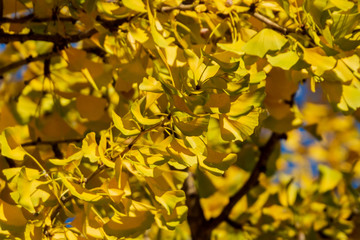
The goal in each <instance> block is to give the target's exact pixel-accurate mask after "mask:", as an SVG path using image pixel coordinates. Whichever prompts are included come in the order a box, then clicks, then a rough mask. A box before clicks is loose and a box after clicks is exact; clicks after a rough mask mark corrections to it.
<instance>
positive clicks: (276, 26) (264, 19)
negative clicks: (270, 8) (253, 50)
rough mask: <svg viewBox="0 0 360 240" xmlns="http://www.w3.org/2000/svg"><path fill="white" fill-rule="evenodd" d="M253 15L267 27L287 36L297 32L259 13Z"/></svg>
mask: <svg viewBox="0 0 360 240" xmlns="http://www.w3.org/2000/svg"><path fill="white" fill-rule="evenodd" d="M251 15H253V16H254V18H256V19H258V20H260V21H262V22H263V23H265V24H266V25H268V26H269V27H270V28H271V29H273V30H275V31H278V32H280V33H283V34H285V35H286V34H288V33H291V32H295V31H294V30H293V29H289V28H286V27H282V26H280V25H279V24H277V23H276V22H274V21H272V20H271V19H269V18H267V17H265V16H264V15H262V14H260V13H258V12H253V13H251Z"/></svg>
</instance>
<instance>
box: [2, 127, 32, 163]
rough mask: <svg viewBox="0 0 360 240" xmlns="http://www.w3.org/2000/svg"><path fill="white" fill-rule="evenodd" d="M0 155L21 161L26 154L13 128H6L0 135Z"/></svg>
mask: <svg viewBox="0 0 360 240" xmlns="http://www.w3.org/2000/svg"><path fill="white" fill-rule="evenodd" d="M0 144H1V154H2V155H3V156H5V157H8V158H11V159H14V160H23V159H24V156H25V155H27V154H28V153H27V152H26V151H25V150H24V149H23V148H22V147H21V145H20V144H19V140H18V139H17V137H16V133H15V129H14V128H6V129H5V130H4V131H3V132H2V133H1V135H0Z"/></svg>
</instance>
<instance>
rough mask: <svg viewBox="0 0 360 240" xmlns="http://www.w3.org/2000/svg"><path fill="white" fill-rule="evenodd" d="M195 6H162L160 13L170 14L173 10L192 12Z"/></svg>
mask: <svg viewBox="0 0 360 240" xmlns="http://www.w3.org/2000/svg"><path fill="white" fill-rule="evenodd" d="M194 8H195V5H193V4H180V5H179V6H175V7H170V6H164V7H162V8H161V10H160V11H161V12H170V11H173V10H180V11H187V10H194Z"/></svg>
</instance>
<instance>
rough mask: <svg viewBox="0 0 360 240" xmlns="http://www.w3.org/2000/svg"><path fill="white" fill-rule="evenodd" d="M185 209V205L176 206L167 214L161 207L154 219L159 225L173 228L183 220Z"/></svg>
mask: <svg viewBox="0 0 360 240" xmlns="http://www.w3.org/2000/svg"><path fill="white" fill-rule="evenodd" d="M187 211H188V208H187V206H177V207H175V209H174V210H173V211H172V213H171V214H168V213H167V211H166V210H165V209H162V210H161V212H158V214H157V215H156V218H155V220H156V223H157V224H158V225H159V226H160V227H163V228H167V229H168V230H175V228H176V227H177V226H178V225H179V224H181V223H182V222H183V221H185V219H186V216H187Z"/></svg>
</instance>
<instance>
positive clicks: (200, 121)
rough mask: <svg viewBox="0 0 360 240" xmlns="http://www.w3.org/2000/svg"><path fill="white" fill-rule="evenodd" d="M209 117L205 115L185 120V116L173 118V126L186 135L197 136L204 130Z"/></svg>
mask: <svg viewBox="0 0 360 240" xmlns="http://www.w3.org/2000/svg"><path fill="white" fill-rule="evenodd" d="M208 123H209V119H208V118H205V117H199V118H195V119H193V120H190V121H187V120H186V118H177V117H176V116H175V118H174V124H175V126H176V127H177V128H178V129H179V130H180V131H181V133H183V134H184V135H186V136H199V135H201V134H202V133H203V132H204V131H206V129H207V126H208Z"/></svg>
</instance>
